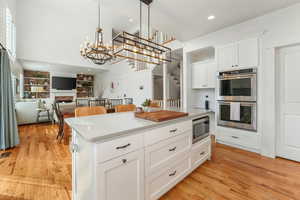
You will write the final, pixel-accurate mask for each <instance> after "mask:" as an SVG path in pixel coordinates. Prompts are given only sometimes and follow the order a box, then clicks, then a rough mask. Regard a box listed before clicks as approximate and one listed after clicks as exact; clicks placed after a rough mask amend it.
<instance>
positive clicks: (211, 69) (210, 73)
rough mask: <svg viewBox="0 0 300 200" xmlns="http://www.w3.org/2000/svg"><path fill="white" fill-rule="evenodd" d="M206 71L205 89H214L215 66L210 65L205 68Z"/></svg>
mask: <svg viewBox="0 0 300 200" xmlns="http://www.w3.org/2000/svg"><path fill="white" fill-rule="evenodd" d="M206 71H207V88H215V87H216V82H217V65H216V64H215V63H210V64H208V65H207V66H206Z"/></svg>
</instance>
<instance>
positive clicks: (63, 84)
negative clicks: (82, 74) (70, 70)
mask: <svg viewBox="0 0 300 200" xmlns="http://www.w3.org/2000/svg"><path fill="white" fill-rule="evenodd" d="M75 88H76V78H69V77H57V76H53V77H52V89H56V90H73V89H75Z"/></svg>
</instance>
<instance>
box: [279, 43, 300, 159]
mask: <svg viewBox="0 0 300 200" xmlns="http://www.w3.org/2000/svg"><path fill="white" fill-rule="evenodd" d="M277 55H278V58H279V59H278V64H279V65H278V68H277V81H278V82H277V89H278V90H279V91H278V96H277V97H278V100H279V102H278V108H279V110H278V111H279V112H278V114H279V116H277V117H278V118H277V119H278V120H279V123H278V124H279V126H278V127H277V128H278V137H277V155H278V156H280V157H284V158H287V159H291V160H295V161H299V162H300V84H299V80H300V79H299V77H300V76H299V74H300V46H293V47H286V48H282V49H280V50H279V52H278V54H277Z"/></svg>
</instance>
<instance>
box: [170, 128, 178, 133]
mask: <svg viewBox="0 0 300 200" xmlns="http://www.w3.org/2000/svg"><path fill="white" fill-rule="evenodd" d="M177 131H178V129H177V128H175V129H172V130H170V133H176V132H177Z"/></svg>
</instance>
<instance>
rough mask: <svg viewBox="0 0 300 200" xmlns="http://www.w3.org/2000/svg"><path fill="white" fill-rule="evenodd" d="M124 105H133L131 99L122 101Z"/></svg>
mask: <svg viewBox="0 0 300 200" xmlns="http://www.w3.org/2000/svg"><path fill="white" fill-rule="evenodd" d="M124 101H125V102H124V104H126V105H128V104H133V98H125V99H124Z"/></svg>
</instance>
